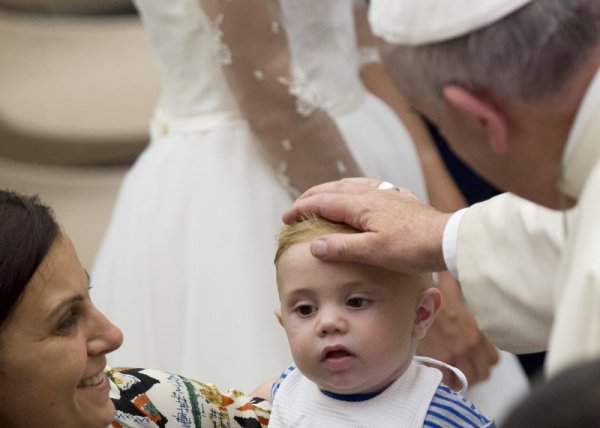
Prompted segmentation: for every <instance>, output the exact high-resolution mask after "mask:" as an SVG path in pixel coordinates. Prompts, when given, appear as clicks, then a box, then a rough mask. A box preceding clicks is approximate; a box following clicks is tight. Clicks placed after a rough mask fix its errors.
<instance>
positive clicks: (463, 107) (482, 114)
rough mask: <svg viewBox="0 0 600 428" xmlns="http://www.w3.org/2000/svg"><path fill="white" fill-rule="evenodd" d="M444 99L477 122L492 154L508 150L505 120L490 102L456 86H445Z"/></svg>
mask: <svg viewBox="0 0 600 428" xmlns="http://www.w3.org/2000/svg"><path fill="white" fill-rule="evenodd" d="M444 97H445V98H446V101H447V102H448V103H449V104H450V105H452V106H453V107H454V108H456V109H458V110H459V111H461V112H463V113H465V114H467V115H469V116H471V117H473V118H474V119H476V120H477V122H478V123H479V124H480V125H481V127H482V129H483V131H484V132H485V133H486V134H487V135H488V141H489V144H490V147H491V149H492V150H493V151H494V152H496V153H498V154H502V153H504V152H506V150H507V148H508V145H507V138H508V130H507V126H506V120H505V118H504V115H503V114H502V113H501V112H500V111H499V110H498V109H497V108H496V106H495V105H494V104H493V103H492V102H491V100H489V99H487V98H485V97H482V96H478V95H476V94H474V93H472V92H471V91H469V90H467V89H465V88H463V87H462V86H458V85H448V86H445V87H444Z"/></svg>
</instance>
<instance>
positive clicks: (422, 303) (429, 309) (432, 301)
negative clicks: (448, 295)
mask: <svg viewBox="0 0 600 428" xmlns="http://www.w3.org/2000/svg"><path fill="white" fill-rule="evenodd" d="M441 305H442V293H441V292H440V290H438V289H437V288H435V287H430V288H428V289H427V290H424V291H422V292H421V293H419V294H418V295H417V316H416V317H415V325H414V327H413V337H415V338H417V339H422V338H423V337H424V336H425V333H427V330H428V329H429V326H431V324H432V323H433V321H434V320H435V317H436V316H437V314H438V311H439V310H440V306H441Z"/></svg>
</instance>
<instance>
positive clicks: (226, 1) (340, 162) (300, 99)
mask: <svg viewBox="0 0 600 428" xmlns="http://www.w3.org/2000/svg"><path fill="white" fill-rule="evenodd" d="M201 4H202V6H203V8H204V11H205V13H206V14H207V16H208V17H209V19H210V21H211V22H212V25H211V26H212V29H213V32H214V34H215V35H216V37H218V39H219V40H218V42H217V43H216V46H217V48H216V49H217V54H218V55H219V57H220V59H221V63H222V65H223V70H224V72H225V76H226V79H227V81H228V83H229V86H230V88H231V91H232V93H233V94H234V96H235V98H236V100H237V103H238V106H239V109H240V111H241V112H242V114H243V115H244V117H245V118H246V119H247V120H248V122H249V123H250V126H251V128H252V130H253V132H254V133H255V135H256V136H257V140H258V142H259V144H260V148H261V150H262V153H263V155H264V157H265V159H266V160H267V161H268V162H269V164H270V165H271V167H272V168H273V170H274V171H275V172H276V173H277V175H278V176H279V178H280V179H281V180H282V182H283V183H284V184H285V185H286V186H287V188H288V190H289V191H290V193H291V194H292V195H293V196H296V195H298V194H299V193H300V192H302V191H304V190H306V189H307V188H309V187H310V186H313V185H315V184H318V183H322V182H326V181H331V180H337V179H340V178H342V177H343V176H357V175H361V171H360V169H359V167H358V166H357V163H356V162H355V160H354V158H353V157H352V154H351V152H350V150H349V149H348V147H347V146H346V143H345V142H344V139H343V137H342V135H341V133H340V132H339V130H338V128H337V126H336V125H335V123H334V121H333V120H332V118H331V117H330V116H329V114H328V113H327V112H326V111H325V110H324V106H323V101H322V98H321V96H320V94H319V92H318V91H317V90H316V88H314V87H313V86H311V84H310V82H309V81H308V79H306V77H305V75H304V73H303V72H302V70H300V69H297V68H294V67H292V64H291V59H290V50H289V46H288V40H287V34H286V31H285V28H284V26H283V25H281V19H280V15H281V11H280V8H279V3H278V2H277V1H272V0H202V3H201Z"/></svg>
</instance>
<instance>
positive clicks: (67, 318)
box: [0, 233, 123, 428]
mask: <svg viewBox="0 0 600 428" xmlns="http://www.w3.org/2000/svg"><path fill="white" fill-rule="evenodd" d="M122 340H123V336H122V334H121V331H120V330H119V329H118V328H117V327H115V326H114V325H113V324H111V323H110V322H109V321H108V320H107V319H106V318H105V317H104V315H102V314H101V313H100V312H99V311H98V310H97V309H96V308H95V307H94V305H93V304H92V302H91V300H90V296H89V280H88V276H87V274H86V272H85V270H84V269H83V267H82V266H81V263H80V262H79V260H78V258H77V255H76V254H75V250H74V248H73V244H72V243H71V241H70V239H69V238H68V237H67V236H66V235H64V234H62V233H59V235H58V237H57V238H56V240H55V242H54V243H53V245H52V247H51V249H50V251H49V253H48V255H47V256H46V258H45V259H44V261H43V262H42V264H41V265H40V268H39V269H38V270H37V271H36V273H35V274H34V276H33V278H32V279H31V281H30V282H29V284H28V285H27V287H26V289H25V290H24V293H23V295H22V298H21V300H20V302H18V303H17V306H16V308H15V310H14V312H13V314H12V315H11V316H10V317H9V318H8V320H7V323H6V325H5V326H4V327H3V329H2V330H0V426H2V427H4V428H12V427H32V426H36V427H37V426H40V427H41V426H52V427H61V428H64V427H77V428H82V427H86V428H87V427H89V428H92V427H98V428H105V427H106V426H107V425H109V424H110V423H111V421H112V419H113V415H114V411H115V409H114V406H113V404H112V402H111V401H110V399H109V397H108V393H109V389H110V388H109V383H108V379H107V378H106V376H105V375H104V373H103V369H104V367H105V365H106V357H105V354H107V353H108V352H111V351H113V350H115V349H117V348H118V347H119V346H120V345H121V342H122Z"/></svg>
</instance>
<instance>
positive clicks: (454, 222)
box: [442, 208, 466, 279]
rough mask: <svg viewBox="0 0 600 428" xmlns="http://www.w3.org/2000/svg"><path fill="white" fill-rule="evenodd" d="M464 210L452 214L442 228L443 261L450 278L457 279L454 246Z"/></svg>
mask: <svg viewBox="0 0 600 428" xmlns="http://www.w3.org/2000/svg"><path fill="white" fill-rule="evenodd" d="M465 210H466V208H463V209H460V210H458V211H456V212H455V213H454V214H452V217H450V219H449V220H448V223H446V227H444V236H443V238H442V251H443V253H444V261H445V262H446V269H448V272H450V273H451V274H452V276H453V277H454V278H456V279H458V267H457V263H456V244H457V240H458V225H459V224H460V220H461V219H462V216H463V214H464V213H465Z"/></svg>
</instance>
